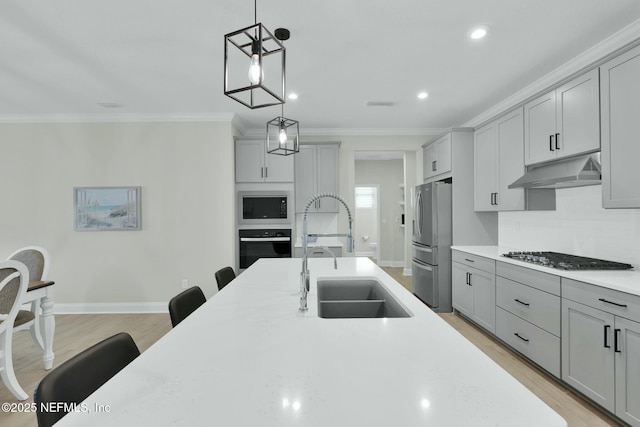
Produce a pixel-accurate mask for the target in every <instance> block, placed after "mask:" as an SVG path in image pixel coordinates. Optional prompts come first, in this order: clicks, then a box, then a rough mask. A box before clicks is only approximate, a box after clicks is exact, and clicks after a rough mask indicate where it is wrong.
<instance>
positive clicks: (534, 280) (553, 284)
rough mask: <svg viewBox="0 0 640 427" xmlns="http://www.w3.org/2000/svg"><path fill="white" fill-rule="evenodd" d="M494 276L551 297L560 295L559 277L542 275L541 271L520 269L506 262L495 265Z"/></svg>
mask: <svg viewBox="0 0 640 427" xmlns="http://www.w3.org/2000/svg"><path fill="white" fill-rule="evenodd" d="M496 274H497V275H498V276H502V277H505V278H507V279H511V280H513V281H515V282H520V283H524V284H525V285H527V286H531V287H534V288H536V289H540V290H541V291H545V292H548V293H550V294H553V295H558V296H559V295H560V277H558V276H555V275H553V274H549V273H543V272H542V271H536V270H532V269H530V268H526V267H520V266H518V265H513V264H509V263H507V262H497V263H496Z"/></svg>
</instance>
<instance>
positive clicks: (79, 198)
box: [73, 187, 140, 231]
mask: <svg viewBox="0 0 640 427" xmlns="http://www.w3.org/2000/svg"><path fill="white" fill-rule="evenodd" d="M73 204H74V212H75V230H76V231H124V230H140V187H74V189H73Z"/></svg>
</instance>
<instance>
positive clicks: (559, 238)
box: [498, 184, 640, 269]
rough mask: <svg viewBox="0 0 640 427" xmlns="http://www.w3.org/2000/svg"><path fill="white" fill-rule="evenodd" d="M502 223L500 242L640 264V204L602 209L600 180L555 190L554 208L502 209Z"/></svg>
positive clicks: (524, 247)
mask: <svg viewBox="0 0 640 427" xmlns="http://www.w3.org/2000/svg"><path fill="white" fill-rule="evenodd" d="M634 185H635V184H634ZM498 222H499V230H500V233H499V238H498V240H499V245H500V246H505V247H509V248H514V249H517V250H550V251H555V252H566V253H570V254H572V255H580V256H587V257H594V258H601V259H607V260H610V261H618V262H626V263H629V264H632V265H633V266H634V267H635V268H636V269H638V268H640V209H603V208H602V186H601V185H592V186H588V187H578V188H567V189H559V190H556V210H555V211H539V212H500V213H499V218H498Z"/></svg>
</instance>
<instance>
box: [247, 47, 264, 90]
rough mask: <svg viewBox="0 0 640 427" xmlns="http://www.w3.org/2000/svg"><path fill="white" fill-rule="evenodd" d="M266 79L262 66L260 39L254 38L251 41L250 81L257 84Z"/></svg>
mask: <svg viewBox="0 0 640 427" xmlns="http://www.w3.org/2000/svg"><path fill="white" fill-rule="evenodd" d="M262 80H264V71H263V70H262V67H261V66H260V41H259V40H254V41H253V42H252V43H251V64H250V65H249V81H250V82H251V83H252V84H254V85H257V84H258V83H260V82H261V81H262Z"/></svg>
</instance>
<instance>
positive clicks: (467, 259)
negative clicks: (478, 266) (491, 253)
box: [464, 258, 475, 262]
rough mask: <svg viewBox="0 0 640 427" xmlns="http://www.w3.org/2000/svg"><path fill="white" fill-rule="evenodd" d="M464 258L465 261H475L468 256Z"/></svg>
mask: <svg viewBox="0 0 640 427" xmlns="http://www.w3.org/2000/svg"><path fill="white" fill-rule="evenodd" d="M464 260H465V261H469V262H475V261H474V260H472V259H469V258H465V259H464Z"/></svg>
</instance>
